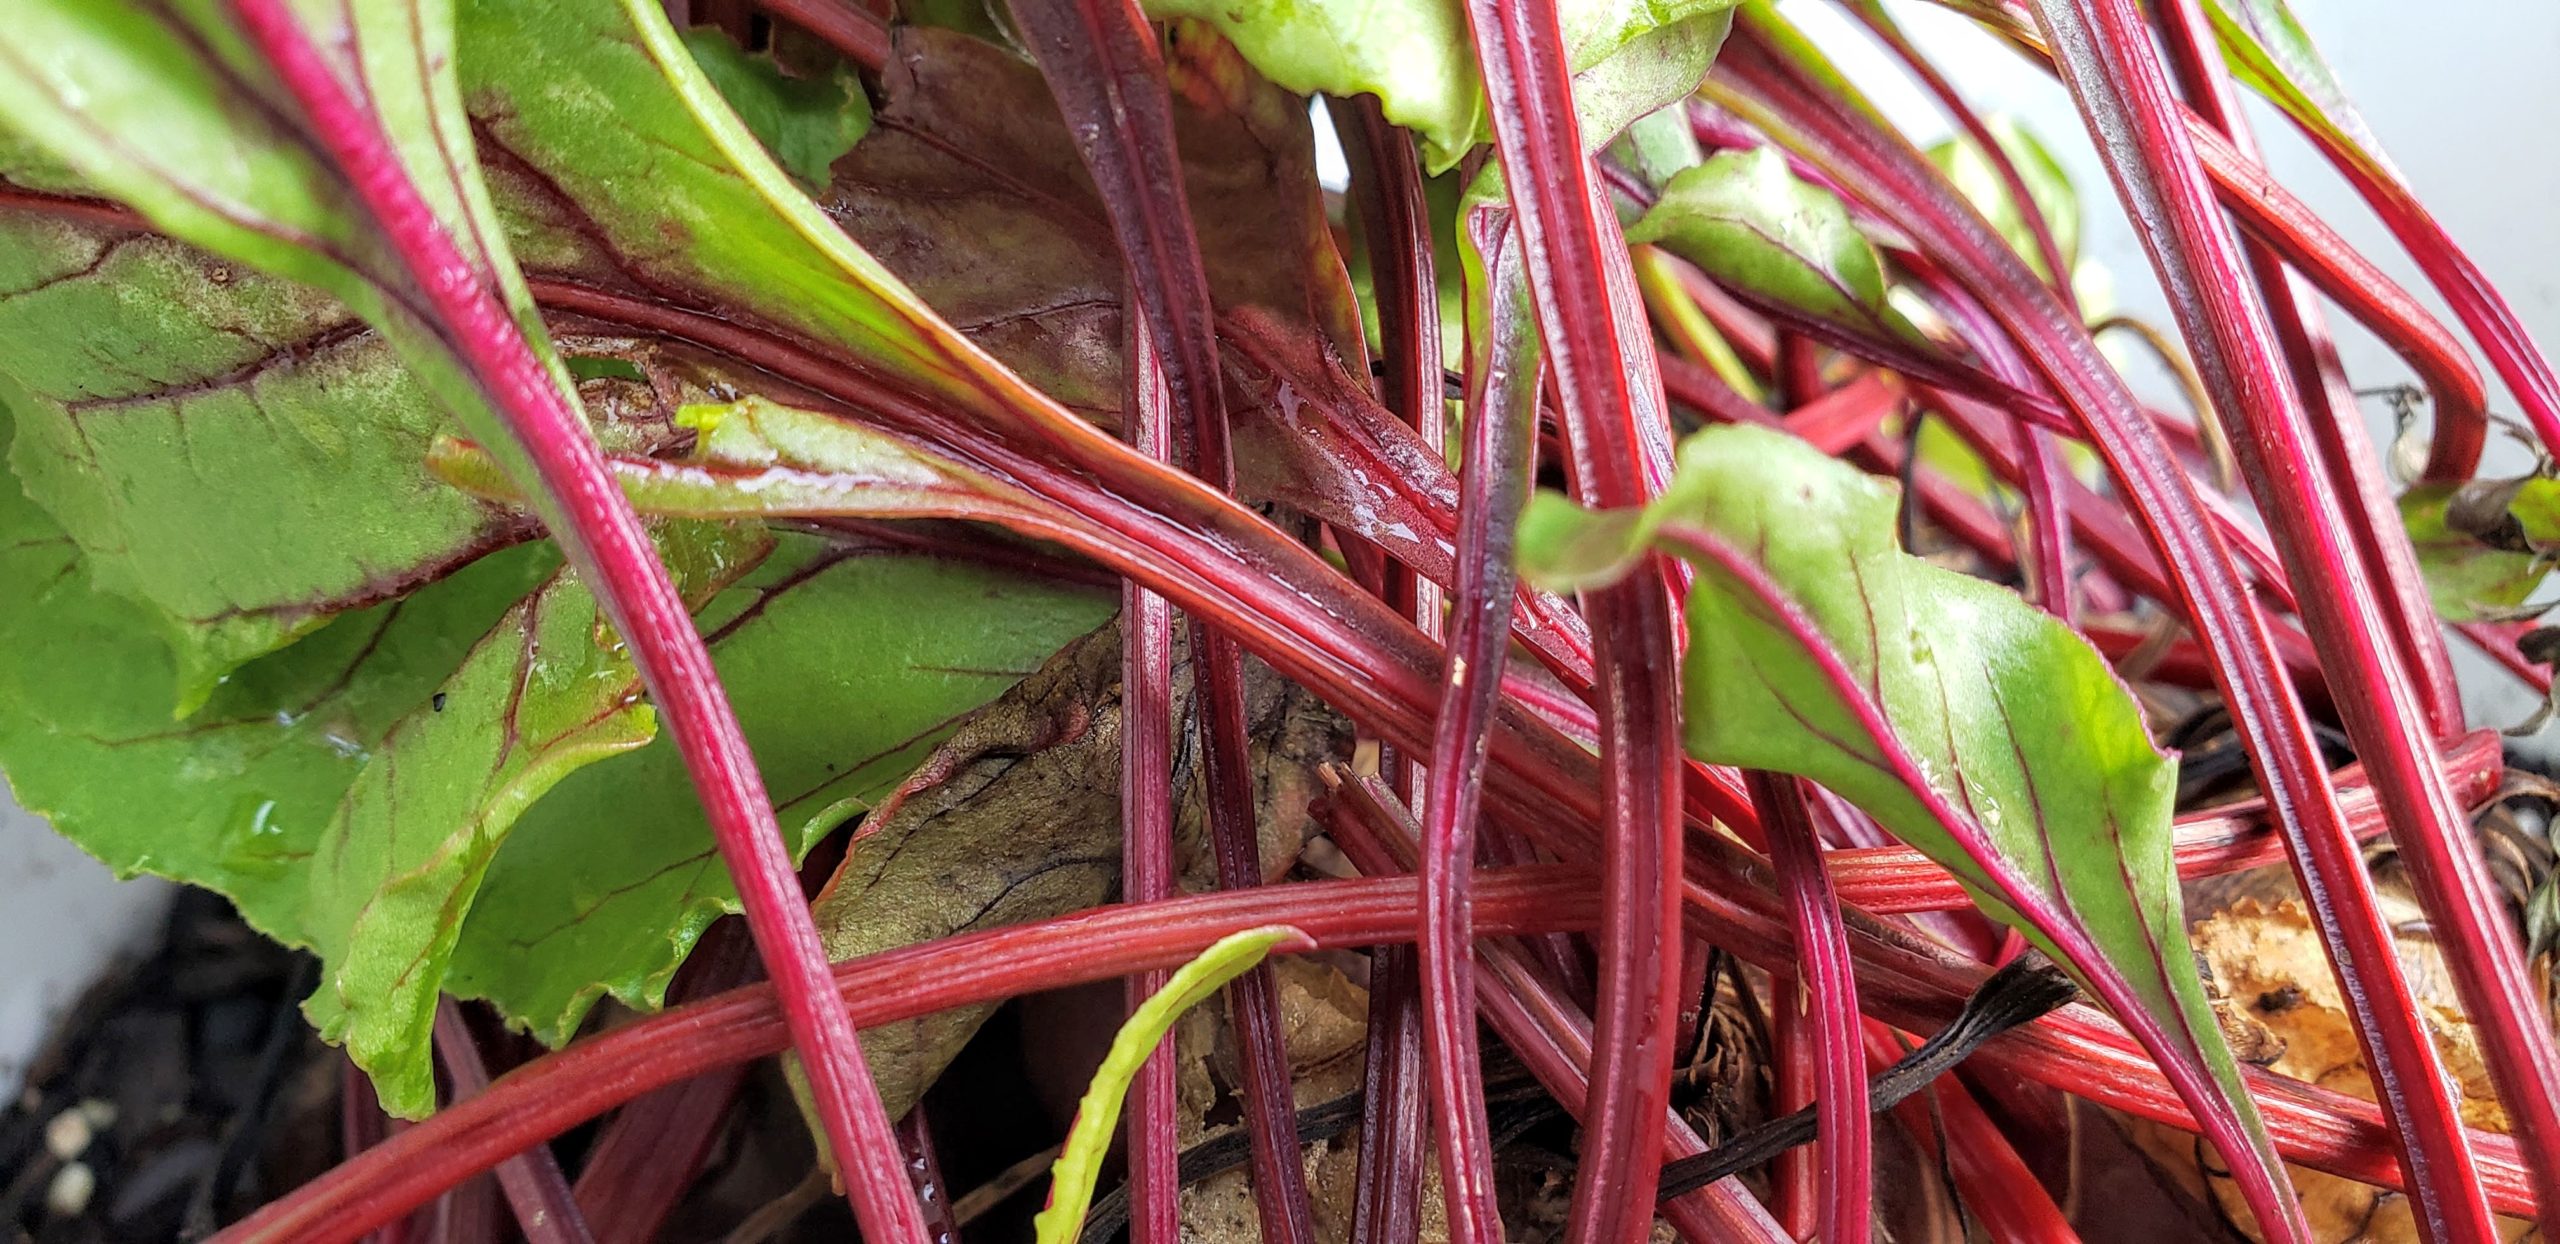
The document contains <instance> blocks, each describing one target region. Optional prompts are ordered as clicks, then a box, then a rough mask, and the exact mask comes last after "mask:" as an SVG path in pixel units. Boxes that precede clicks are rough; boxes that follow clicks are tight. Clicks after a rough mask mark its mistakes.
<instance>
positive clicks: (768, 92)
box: [684, 27, 871, 186]
mask: <svg viewBox="0 0 2560 1244" xmlns="http://www.w3.org/2000/svg"><path fill="white" fill-rule="evenodd" d="M684 45H685V46H686V47H688V48H691V49H692V50H693V59H694V63H695V64H698V65H700V66H702V73H703V76H704V77H707V78H709V79H711V84H712V85H713V86H716V87H718V88H720V97H721V98H722V99H725V100H727V101H728V102H729V107H730V108H731V109H732V110H734V111H735V112H736V113H737V114H738V119H739V120H740V121H743V122H745V123H746V126H747V128H748V129H749V130H750V131H752V132H754V134H755V136H756V138H757V139H758V140H759V141H761V142H763V143H764V146H765V150H767V151H769V152H772V153H773V158H774V159H775V160H776V161H778V162H780V163H781V165H782V167H784V168H787V169H789V170H791V175H792V176H794V177H797V178H799V179H800V180H801V181H802V182H804V183H806V184H808V185H811V186H823V185H825V184H826V183H827V171H828V169H830V168H831V167H833V166H834V164H835V162H836V159H837V157H839V156H842V155H843V154H844V153H846V152H848V151H851V150H853V145H854V144H855V143H858V142H860V141H862V136H863V135H864V134H867V133H869V132H870V130H871V97H870V96H869V95H866V94H864V93H863V90H862V80H861V79H860V78H858V77H856V76H854V72H853V70H852V68H851V67H849V66H845V65H837V66H836V67H835V68H834V69H833V70H831V71H830V72H828V73H827V74H826V76H824V77H818V78H800V77H792V76H790V75H787V74H785V73H783V72H782V67H781V66H780V65H777V64H775V63H774V60H773V58H772V57H771V56H757V55H753V54H751V53H749V52H747V51H746V50H745V49H743V48H740V47H739V46H738V45H737V44H736V43H735V42H732V41H731V40H730V38H729V36H727V35H725V34H722V33H721V32H720V31H718V30H716V29H713V28H710V27H700V28H696V29H694V30H689V31H686V32H685V35H684Z"/></svg>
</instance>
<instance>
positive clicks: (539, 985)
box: [446, 535, 1115, 1044]
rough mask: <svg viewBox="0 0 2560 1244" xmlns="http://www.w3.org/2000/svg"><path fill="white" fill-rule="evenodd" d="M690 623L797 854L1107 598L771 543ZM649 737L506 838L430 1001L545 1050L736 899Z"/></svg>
mask: <svg viewBox="0 0 2560 1244" xmlns="http://www.w3.org/2000/svg"><path fill="white" fill-rule="evenodd" d="M780 541H781V542H780V545H779V547H778V548H777V549H776V550H775V553H774V555H773V556H772V557H770V558H768V559H767V560H766V561H765V563H764V564H763V565H762V566H759V567H758V568H757V569H756V570H755V572H754V573H752V574H750V575H748V576H747V577H746V578H745V579H743V580H741V581H740V582H739V583H738V584H737V585H736V586H734V587H732V588H730V589H729V590H728V591H726V592H723V593H721V595H720V596H719V597H717V598H715V599H714V600H713V601H712V602H711V603H710V604H709V605H708V606H707V607H705V608H704V610H703V611H702V612H701V613H700V614H698V615H696V619H695V620H696V623H697V624H698V625H699V626H700V627H701V628H702V630H703V633H704V634H705V635H706V636H707V637H709V638H710V640H711V641H712V647H711V654H712V660H713V662H714V664H715V665H716V666H717V668H718V670H719V673H720V679H721V682H722V683H723V684H724V685H725V686H726V687H727V688H728V689H729V695H730V698H731V700H732V701H733V702H734V703H735V704H736V706H737V710H738V719H739V721H740V723H741V724H742V725H744V726H745V728H746V733H747V741H748V743H749V744H750V745H751V746H753V747H754V749H755V753H756V763H757V766H758V767H759V768H760V769H761V770H762V771H763V774H764V779H765V785H766V787H767V788H768V789H769V790H771V792H772V793H773V800H774V806H775V810H776V812H777V813H778V814H779V816H780V817H781V820H782V825H783V829H784V831H785V833H786V834H788V835H789V836H790V838H791V845H792V847H793V850H794V851H795V853H797V852H801V851H806V850H807V849H808V848H809V846H810V845H812V844H813V843H814V842H815V841H816V840H817V838H818V837H819V836H820V835H821V834H822V833H823V832H824V831H826V830H828V829H832V828H834V827H835V826H837V825H839V824H841V823H842V822H843V820H844V818H845V817H846V816H847V815H848V814H849V813H850V812H851V811H854V810H859V809H861V808H863V807H866V806H868V805H869V804H870V802H872V801H873V800H876V799H878V798H879V797H880V796H881V795H882V794H883V793H885V792H886V791H888V790H889V789H890V788H891V787H893V786H895V785H896V784H897V782H898V780H899V779H901V778H903V777H904V776H906V773H907V771H908V770H909V769H911V768H913V767H914V766H915V764H916V763H917V762H918V761H919V760H920V759H922V758H923V756H924V755H925V753H926V751H927V750H928V749H930V748H931V747H932V745H933V744H934V742H935V741H936V740H938V739H940V738H941V737H942V736H943V735H944V734H945V733H947V732H948V731H949V730H950V729H951V728H952V726H953V725H955V724H956V723H957V722H958V721H959V720H960V719H961V718H962V717H964V716H965V715H966V714H967V713H968V712H969V711H970V710H972V709H975V708H977V707H978V706H979V705H981V704H984V703H986V702H988V701H989V700H992V699H994V698H995V697H996V696H998V695H1000V694H1002V693H1003V691H1004V690H1005V689H1006V688H1007V687H1010V686H1012V685H1013V684H1014V683H1016V682H1019V681H1021V679H1022V678H1023V677H1024V676H1025V675H1027V674H1029V673H1030V672H1031V671H1032V670H1034V669H1036V668H1037V667H1038V666H1039V664H1040V662H1041V661H1042V660H1043V659H1045V658H1046V657H1048V656H1049V654H1050V653H1052V652H1055V651H1056V650H1057V649H1058V648H1059V647H1060V646H1062V645H1064V644H1065V643H1066V642H1067V641H1068V640H1070V639H1073V638H1074V637H1075V636H1077V635H1080V634H1083V633H1084V632H1086V631H1089V630H1091V629H1093V628H1094V627H1095V626H1096V625H1099V624H1100V623H1101V622H1102V621H1103V620H1104V619H1105V618H1107V617H1109V616H1110V614H1111V611H1112V609H1113V608H1114V605H1115V597H1114V596H1113V595H1112V594H1110V593H1107V592H1100V591H1096V590H1093V589H1090V588H1078V587H1071V586H1063V585H1058V584H1054V583H1044V582H1039V581H1036V580H1030V579H1025V578H1023V577H1021V576H1019V575H1015V574H1011V573H1008V572H1004V571H999V570H993V569H988V568H982V567H975V566H967V565H961V564H955V563H950V562H944V561H939V560H936V559H933V558H929V557H921V556H915V555H912V554H904V553H895V552H890V551H885V550H876V549H860V548H850V549H849V548H842V547H830V546H828V545H825V544H822V543H820V542H819V541H817V540H814V539H811V538H809V537H806V536H798V535H783V536H782V537H780ZM690 791H691V787H690V786H689V785H687V782H686V778H685V774H684V765H683V761H682V760H681V758H679V757H678V756H677V754H676V751H675V748H674V746H673V744H672V743H671V742H670V741H668V740H666V739H664V738H661V739H659V740H657V741H655V742H652V743H650V744H649V745H648V746H647V747H644V748H641V749H640V750H638V751H636V752H634V753H632V754H630V755H628V756H621V757H616V758H614V759H611V760H608V761H605V762H603V763H601V764H596V765H593V766H591V767H588V768H586V769H583V770H581V771H579V772H577V773H574V774H571V775H570V776H569V777H567V778H566V779H565V780H563V781H562V782H561V783H560V784H559V785H558V786H557V787H555V788H554V789H553V791H552V792H551V794H550V795H549V797H547V798H545V799H544V800H543V801H542V802H540V803H538V804H535V805H534V806H533V807H532V808H531V809H530V810H528V811H527V812H526V813H525V814H524V815H523V817H522V818H521V819H519V820H518V821H517V822H516V825H515V828H514V830H513V831H512V832H511V833H510V834H509V835H508V838H507V842H506V845H505V848H504V849H503V850H502V851H500V852H499V855H498V858H497V861H496V863H495V865H494V866H493V867H492V869H491V873H490V876H489V879H488V881H487V883H486V884H485V885H483V886H482V888H481V891H480V894H479V897H478V900H477V902H476V903H475V904H474V906H473V908H472V918H471V920H470V922H469V923H468V924H467V925H466V926H465V927H464V929H463V933H462V939H461V942H460V943H459V944H458V945H457V946H456V947H455V950H454V955H453V961H452V965H451V971H450V974H449V976H448V978H447V982H446V988H447V989H449V990H451V991H452V992H454V993H456V994H458V995H461V996H465V997H478V998H486V999H489V1000H490V1001H491V1002H494V1003H496V1004H497V1005H498V1006H500V1007H501V1008H503V1009H504V1010H505V1011H506V1012H507V1013H508V1014H509V1015H511V1016H513V1017H515V1018H516V1019H518V1020H519V1021H520V1022H523V1023H524V1024H526V1025H528V1026H530V1027H531V1029H532V1030H533V1032H534V1033H535V1035H537V1036H539V1037H541V1038H543V1039H544V1040H546V1041H549V1042H553V1043H555V1044H556V1043H558V1042H560V1041H564V1040H566V1039H568V1037H569V1035H570V1034H571V1033H572V1032H574V1031H575V1029H576V1027H577V1024H578V1021H579V1019H581V1018H582V1017H583V1016H584V1015H585V1014H586V1011H587V1009H588V1007H590V1006H592V1005H593V1004H594V1003H595V1001H596V1000H597V999H598V998H600V997H602V996H604V995H606V994H608V993H609V994H611V995H613V996H614V997H616V998H618V999H620V1000H621V1001H623V1002H625V1003H628V1004H630V1005H634V1006H640V1007H655V1006H657V1005H658V1004H659V1003H660V1002H661V1001H662V1000H663V998H664V996H665V992H666V985H667V981H668V979H669V978H670V977H671V976H673V975H674V973H675V970H676V968H677V967H679V966H681V965H682V964H683V962H684V957H685V955H686V953H687V952H688V951H690V950H691V948H692V946H693V942H694V939H695V938H696V937H698V936H699V935H700V933H701V931H702V929H703V928H704V927H706V926H708V925H709V924H710V923H711V922H712V921H713V920H714V919H717V918H718V917H719V916H721V915H723V914H726V913H729V912H734V911H737V910H739V907H738V901H737V892H736V890H735V888H734V887H733V886H732V885H731V883H730V880H729V876H728V872H727V870H726V869H725V868H724V867H723V866H722V865H721V863H720V857H719V853H718V851H717V850H716V849H715V847H714V846H713V844H712V841H711V831H710V829H709V827H708V826H707V825H706V824H705V823H704V821H703V819H702V814H701V810H700V808H699V807H698V806H697V805H696V803H695V801H694V799H693V798H692V796H691V793H690Z"/></svg>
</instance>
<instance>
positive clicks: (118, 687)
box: [0, 411, 556, 945]
mask: <svg viewBox="0 0 2560 1244" xmlns="http://www.w3.org/2000/svg"><path fill="white" fill-rule="evenodd" d="M5 414H6V412H5V411H0V432H5ZM555 561H556V558H554V557H553V556H552V554H551V553H550V551H549V550H548V549H547V548H545V547H542V546H527V547H524V548H519V549H512V550H508V551H506V552H502V553H498V554H495V555H493V556H491V557H487V558H484V559H482V560H481V561H479V562H477V563H474V564H473V565H471V566H469V567H467V568H465V569H463V570H462V571H460V572H459V573H456V574H454V575H452V576H450V577H448V578H446V579H443V580H441V581H439V582H437V583H434V584H430V585H428V586H427V587H425V588H423V589H421V590H419V591H417V592H414V593H412V594H411V595H409V596H407V597H405V598H403V599H402V600H400V601H397V602H394V603H391V604H387V605H378V606H375V607H373V608H370V609H365V610H360V611H357V612H354V613H351V614H348V615H347V616H344V617H342V618H339V619H338V620H337V621H336V622H334V623H331V624H330V625H329V626H327V627H325V628H323V629H321V630H320V631H319V632H318V633H317V634H315V635H313V636H312V637H311V638H309V639H306V640H304V641H303V642H302V643H300V644H297V645H295V646H294V647H292V648H288V649H286V650H284V651H282V652H279V653H276V654H274V655H271V656H267V657H263V658H260V659H258V660H255V661H251V662H249V663H248V664H246V665H243V666H241V667H240V668H239V670H237V671H236V672H235V673H233V675H232V676H231V677H230V678H229V679H228V680H227V681H225V682H223V683H222V684H221V685H220V686H219V687H217V688H215V689H213V691H212V693H211V696H210V698H209V699H208V700H207V702H206V703H205V705H204V707H203V708H202V710H201V711H199V712H198V713H196V714H195V715H194V716H193V717H191V718H190V719H188V720H186V721H184V722H172V721H171V720H170V718H169V705H170V703H171V702H172V700H173V699H174V698H175V696H176V694H177V687H178V681H179V677H180V673H179V670H178V668H177V667H176V665H175V663H174V662H173V660H172V658H171V656H170V652H169V647H168V645H167V644H166V643H165V642H163V638H162V630H161V627H160V624H159V620H158V619H157V618H156V617H155V616H154V615H153V613H152V611H151V610H149V609H148V608H146V607H144V606H142V605H140V604H138V603H136V602H135V601H133V600H131V599H129V598H127V597H125V596H123V595H120V594H117V593H112V592H107V591H103V590H101V589H99V588H98V587H96V586H95V585H94V584H93V583H92V582H91V575H90V572H89V567H88V558H87V556H86V554H85V553H84V552H83V550H82V549H81V548H80V546H79V544H78V543H77V542H75V541H73V540H72V539H71V538H70V536H69V535H68V534H66V533H65V532H64V531H63V529H62V527H61V526H60V525H59V524H57V523H56V522H54V520H53V518H52V517H51V516H50V515H48V514H47V513H45V511H44V510H43V509H42V508H40V507H38V506H36V505H35V504H33V503H32V502H30V501H29V500H28V499H27V498H26V496H25V495H24V494H23V493H22V492H20V491H19V489H18V487H17V486H16V485H15V484H14V483H13V482H11V481H10V480H8V479H7V477H6V476H5V475H0V600H7V601H9V602H10V607H9V608H7V609H0V771H5V772H6V773H7V776H8V780H9V785H10V787H11V789H12V790H13V791H14V792H15V793H16V795H17V798H18V800H19V802H21V803H23V804H24V805H26V806H27V807H28V808H29V809H31V810H33V811H35V812H37V813H39V814H41V815H43V816H46V817H48V818H49V819H51V820H52V822H53V824H54V827H55V828H56V829H58V830H60V831H61V832H62V833H63V834H64V835H65V836H67V837H69V838H70V839H71V840H72V841H73V842H76V843H78V844H79V845H80V846H81V848H82V849H83V850H86V851H88V852H89V853H90V854H91V855H94V856H97V857H98V858H99V859H100V860H103V861H105V862H106V863H107V864H108V865H109V866H110V867H112V868H114V869H115V870H116V871H117V872H118V873H121V874H125V875H132V874H136V873H150V874H153V875H156V876H162V877H168V878H171V879H174V880H178V881H184V882H189V883H192V884H195V885H201V886H205V887H207V888H209V889H213V890H217V891H219V892H221V893H222V894H224V895H225V896H227V897H229V898H230V899H231V900H232V902H234V903H235V904H237V905H238V906H239V908H240V912H241V914H242V915H243V916H245V917H247V918H248V920H249V922H250V923H251V924H253V925H255V926H257V928H258V929H259V930H260V931H262V932H264V933H266V934H267V935H269V936H271V937H274V938H275V939H277V940H278V941H282V942H286V943H289V944H293V945H309V944H311V943H312V942H313V940H314V939H313V938H312V937H311V935H310V934H309V932H308V930H307V925H306V921H305V909H306V904H307V902H308V890H309V887H308V885H307V883H306V877H307V873H308V871H309V861H310V858H311V855H312V853H313V852H314V851H315V850H317V849H318V846H319V843H320V839H321V831H322V829H323V827H324V826H325V825H326V824H327V823H328V821H329V819H330V816H331V815H332V812H333V810H334V809H335V808H336V807H337V805H338V801H339V798H340V796H341V795H342V794H343V793H344V792H345V791H346V789H347V787H348V785H349V784H350V783H352V782H353V781H354V780H355V778H356V775H357V773H358V772H359V771H361V770H362V769H363V768H364V766H365V763H366V760H367V758H368V757H370V756H371V755H373V754H374V753H375V752H376V751H377V750H379V749H380V748H381V746H382V742H383V739H384V736H385V735H386V734H388V733H389V731H390V729H391V727H392V725H393V723H395V722H397V721H398V720H399V719H400V718H401V717H403V716H404V715H406V714H408V713H409V712H410V711H411V710H412V709H414V708H417V707H418V706H420V705H423V704H425V703H427V702H428V701H429V698H430V696H431V694H432V693H433V692H434V691H435V689H436V688H437V686H438V685H439V684H441V683H442V682H443V681H444V680H445V678H446V677H447V676H448V675H450V674H452V673H453V671H454V669H455V668H456V667H457V666H459V665H460V664H461V662H462V659H463V656H464V654H465V652H467V651H468V650H469V649H470V647H471V646H472V643H473V641H474V640H475V639H477V638H478V637H479V636H480V635H481V634H482V633H484V632H486V631H487V630H488V629H489V627H490V625H491V624H492V623H494V622H496V620H497V619H498V617H499V615H500V614H501V613H503V612H504V611H505V610H506V609H507V607H508V606H509V605H510V604H511V603H513V602H514V601H515V600H517V599H518V598H520V597H522V596H523V595H524V593H525V592H526V590H528V589H529V588H531V587H532V586H533V585H534V584H535V583H536V582H538V581H540V579H541V578H542V576H543V575H545V574H546V573H548V571H549V569H550V567H551V565H552V564H553V563H554V562H555Z"/></svg>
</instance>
